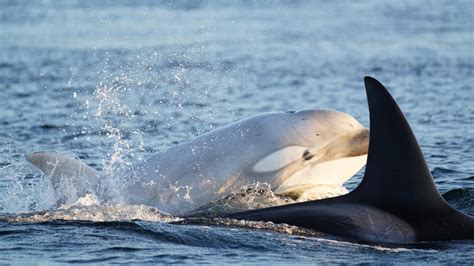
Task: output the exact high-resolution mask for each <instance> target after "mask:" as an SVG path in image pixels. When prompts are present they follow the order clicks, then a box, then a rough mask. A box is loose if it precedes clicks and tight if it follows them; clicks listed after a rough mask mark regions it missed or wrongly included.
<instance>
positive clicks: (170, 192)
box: [27, 110, 369, 215]
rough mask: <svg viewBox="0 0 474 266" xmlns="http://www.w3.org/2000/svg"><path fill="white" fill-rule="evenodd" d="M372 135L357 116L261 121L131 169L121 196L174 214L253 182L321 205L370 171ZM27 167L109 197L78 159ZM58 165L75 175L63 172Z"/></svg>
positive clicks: (324, 114)
mask: <svg viewBox="0 0 474 266" xmlns="http://www.w3.org/2000/svg"><path fill="white" fill-rule="evenodd" d="M368 136H369V132H368V130H367V129H366V128H364V127H362V126H361V125H360V124H359V123H358V122H357V121H356V120H355V119H354V118H353V117H351V116H349V115H347V114H344V113H340V112H335V111H323V110H309V111H300V112H287V113H269V114H263V115H257V116H253V117H250V118H247V119H244V120H241V121H237V122H234V123H232V124H229V125H227V126H224V127H221V128H219V129H216V130H213V131H210V132H208V133H206V134H203V135H201V136H198V137H196V138H195V139H193V140H191V141H188V142H185V143H182V144H179V145H176V146H174V147H171V148H170V149H169V150H167V151H165V152H163V153H159V154H157V155H154V156H152V157H150V158H148V159H147V160H145V161H142V162H140V163H139V164H136V165H133V167H132V168H131V169H130V170H129V171H128V172H127V173H125V179H126V180H128V182H127V184H126V187H125V189H124V190H123V191H122V194H123V195H122V196H123V199H124V201H125V202H126V203H128V204H145V205H150V206H155V207H157V208H159V209H160V210H162V211H165V212H168V213H170V214H173V215H181V214H185V213H187V212H189V211H191V210H194V209H196V208H198V207H200V206H202V205H204V204H206V203H208V202H209V201H212V200H215V199H218V198H220V197H223V196H225V195H227V194H229V193H230V192H232V191H235V190H237V189H239V188H241V187H242V186H244V185H247V184H251V183H255V182H261V183H268V184H270V186H271V187H272V189H274V190H275V192H277V193H281V194H290V195H294V196H296V197H299V196H301V195H302V194H303V193H304V192H305V191H308V190H313V191H314V190H316V191H317V190H318V188H321V193H322V194H321V195H319V196H318V195H317V196H316V197H317V198H318V197H319V198H324V197H327V196H337V195H340V194H341V193H345V192H346V190H345V189H344V188H343V187H342V184H343V183H344V182H345V181H347V180H348V179H349V178H350V177H351V176H353V175H354V174H356V173H357V172H358V171H359V170H360V169H361V168H362V167H363V166H364V165H365V163H366V154H367V150H368ZM27 160H28V161H30V162H31V163H32V164H34V165H36V166H37V167H38V168H40V169H41V170H43V172H45V173H46V174H47V175H49V176H51V178H52V182H53V186H54V187H55V188H57V187H59V186H60V184H61V183H64V182H65V181H64V180H65V179H69V181H68V182H69V183H70V184H71V183H72V184H74V185H75V186H76V187H77V188H78V193H79V194H80V193H81V192H82V193H83V194H85V193H87V192H94V193H97V192H98V191H104V188H103V187H102V188H101V184H100V183H101V182H100V181H98V180H99V177H100V174H99V173H97V172H95V173H94V170H93V169H91V168H90V167H88V166H84V165H83V164H82V166H81V163H79V162H78V163H77V165H74V163H72V162H73V161H75V160H74V159H70V158H68V157H64V156H63V155H59V154H51V153H33V154H31V155H29V156H28V158H27ZM54 162H56V164H55V163H54ZM58 164H59V165H58ZM53 165H56V166H55V167H52V166H53ZM61 165H63V167H67V168H72V169H77V170H72V171H69V170H67V171H66V170H60V169H61V167H62V166H61ZM74 171H75V172H74ZM66 172H67V174H65V173H66ZM67 175H69V177H67ZM84 175H88V176H84ZM71 176H73V178H71ZM71 179H72V181H71ZM85 180H87V182H85ZM84 183H87V185H86V186H85V185H84ZM102 186H103V184H102ZM105 189H106V190H107V189H110V188H105ZM316 194H317V193H316ZM78 196H80V195H78Z"/></svg>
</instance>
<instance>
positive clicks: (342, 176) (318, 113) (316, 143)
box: [253, 110, 369, 198]
mask: <svg viewBox="0 0 474 266" xmlns="http://www.w3.org/2000/svg"><path fill="white" fill-rule="evenodd" d="M287 119H288V120H289V121H286V123H285V125H291V126H290V128H288V126H286V128H279V127H278V125H276V126H275V130H279V131H284V132H285V134H282V135H280V139H279V141H280V142H281V143H279V145H277V146H278V149H277V150H275V151H272V152H271V153H270V154H268V155H267V156H265V157H264V158H262V159H261V160H258V161H257V162H256V163H255V164H254V166H253V171H255V172H257V173H262V174H264V173H272V174H273V175H276V176H278V177H277V178H278V180H277V182H276V183H275V184H276V187H275V189H276V190H275V191H276V192H277V193H280V194H286V195H292V196H295V197H299V196H300V195H302V193H304V191H307V190H308V188H310V187H314V186H325V187H326V188H325V189H323V190H320V189H315V190H314V191H317V190H320V191H326V190H327V187H328V186H329V187H334V188H340V187H341V186H342V184H343V183H344V182H345V181H347V180H348V179H349V178H350V177H352V176H353V175H355V174H356V173H357V172H358V171H359V170H360V169H361V168H362V167H363V166H364V165H365V163H366V159H367V152H368V144H369V130H368V129H367V128H364V127H363V126H362V125H361V124H360V123H359V122H358V121H357V120H356V119H354V118H353V117H352V116H350V115H348V114H345V113H342V112H337V111H330V110H305V111H299V112H288V113H287ZM288 122H290V123H288ZM331 190H332V189H331ZM339 191H341V190H339ZM344 191H345V190H344ZM327 196H329V195H327ZM327 196H326V195H315V198H324V197H327Z"/></svg>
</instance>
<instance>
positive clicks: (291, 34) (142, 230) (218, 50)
mask: <svg viewBox="0 0 474 266" xmlns="http://www.w3.org/2000/svg"><path fill="white" fill-rule="evenodd" d="M473 15H474V3H473V2H472V1H469V0H467V1H455V2H452V1H428V0H421V1H383V2H382V1H244V0H242V1H204V0H202V1H199V0H196V1H146V0H143V1H125V0H123V1H46V0H44V1H7V0H0V89H1V93H2V95H1V97H0V263H43V264H46V263H54V262H55V263H65V262H70V263H74V262H77V263H87V262H91V263H193V264H194V263H211V264H221V263H226V264H231V263H232V264H235V263H238V264H253V263H256V264H263V263H268V261H271V262H275V263H279V264H296V263H299V264H301V263H308V264H312V263H340V262H351V263H374V262H375V263H384V262H392V263H397V262H410V263H431V262H434V263H452V264H458V263H465V264H473V263H474V242H473V241H451V242H439V243H423V244H419V245H410V246H389V247H387V246H375V245H374V246H373V245H361V244H356V243H350V242H345V241H336V240H331V239H330V238H327V237H325V236H323V235H321V234H318V233H317V232H312V231H308V230H303V229H301V228H296V227H291V226H286V225H274V224H271V223H258V222H253V223H250V222H242V221H233V220H225V219H217V218H212V217H214V216H215V215H216V214H219V213H221V212H223V211H229V210H241V209H251V208H256V207H264V206H273V205H279V204H286V203H289V202H292V200H291V199H288V198H284V197H281V196H277V195H274V194H273V193H272V192H271V191H270V190H269V189H268V187H267V186H266V185H265V184H250V185H249V186H248V187H244V188H242V189H241V190H240V191H236V192H235V193H233V194H231V195H229V196H227V197H225V198H223V199H220V200H217V201H215V202H212V203H210V204H208V205H206V206H203V207H202V208H200V209H199V210H196V211H195V216H196V217H197V218H191V219H190V218H187V219H184V218H182V217H173V216H170V215H167V214H165V213H162V212H160V210H158V209H156V208H153V207H150V206H143V205H140V206H130V205H119V204H112V203H107V202H103V201H101V199H98V198H96V197H95V196H94V195H86V196H85V197H83V198H81V199H79V200H78V201H77V202H74V203H71V204H68V205H63V206H56V204H55V203H56V199H55V195H54V190H53V189H52V187H51V184H50V183H49V180H48V177H45V176H43V175H42V174H41V172H40V171H38V170H37V169H36V168H34V167H33V166H31V165H30V164H28V163H27V162H26V161H25V156H26V155H27V154H29V153H31V152H34V151H60V152H63V153H66V154H69V155H71V156H74V157H77V158H80V159H81V160H83V161H85V162H86V163H87V164H89V165H91V166H92V167H94V168H96V169H99V170H103V171H109V172H114V171H118V170H120V169H125V168H127V167H128V166H129V165H130V164H131V163H132V162H135V161H138V160H141V159H143V158H145V157H147V156H149V155H151V154H154V153H157V152H160V151H164V150H166V149H167V148H168V147H171V146H173V145H176V144H177V143H181V142H183V141H186V140H188V139H190V138H193V137H194V136H197V135H199V134H202V133H205V132H208V131H210V130H212V129H215V128H217V127H219V126H222V125H225V124H227V123H230V122H233V121H236V120H239V119H242V118H245V117H248V116H251V115H255V114H259V113H263V112H273V111H288V110H304V109H335V110H339V111H343V112H347V113H349V114H351V115H352V116H354V117H355V118H357V119H358V120H359V121H361V123H362V124H363V125H365V126H369V123H368V109H367V101H366V98H365V91H364V89H363V81H362V78H363V76H365V75H371V76H374V77H376V78H378V79H379V80H381V81H382V82H383V83H385V84H386V85H388V87H389V88H390V91H391V92H392V94H393V96H394V97H395V99H396V100H397V101H398V103H399V105H400V107H401V108H402V110H403V111H404V113H405V115H406V116H407V119H408V120H409V122H410V124H411V126H412V128H413V130H414V132H415V134H416V136H417V137H418V140H419V143H420V145H421V147H422V150H423V152H424V154H425V156H426V159H427V162H428V164H429V166H430V169H431V171H432V174H433V176H434V178H435V182H436V184H437V186H438V188H439V190H440V191H441V192H442V193H443V195H444V196H445V198H446V199H447V200H448V202H449V203H450V204H451V205H453V206H455V207H456V208H458V209H459V210H461V211H463V212H465V213H468V214H470V215H474V152H473V150H474V104H472V103H473V102H474V88H473V84H474V19H473V17H474V16H473ZM362 174H363V170H362V171H361V172H360V173H359V174H358V175H357V176H356V177H354V178H352V179H351V180H350V181H349V182H348V183H347V184H346V186H347V188H348V189H349V190H351V189H353V188H355V187H356V186H357V184H358V183H359V182H360V177H361V176H362ZM111 178H112V177H111ZM111 184H112V185H113V179H111Z"/></svg>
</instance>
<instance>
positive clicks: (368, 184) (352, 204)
mask: <svg viewBox="0 0 474 266" xmlns="http://www.w3.org/2000/svg"><path fill="white" fill-rule="evenodd" d="M364 81H365V88H366V92H367V98H368V102H369V111H370V144H369V155H368V162H367V167H366V171H365V175H364V178H363V179H362V182H361V184H360V185H359V187H357V188H356V189H355V190H354V191H352V192H350V193H349V194H346V195H343V196H339V197H334V198H330V199H323V200H316V201H308V202H302V203H296V204H290V205H284V206H278V207H272V208H264V209H258V210H253V211H246V212H241V213H234V214H230V215H227V216H226V217H228V218H234V219H243V220H252V221H270V222H274V223H285V224H289V225H294V226H299V227H304V228H308V229H313V230H315V231H319V232H323V233H327V234H330V235H333V236H339V237H342V238H345V239H348V240H352V241H356V242H369V243H376V244H380V243H391V244H393V243H395V244H407V243H414V242H422V241H442V240H456V239H474V218H473V217H471V216H469V215H466V214H463V213H461V212H459V211H458V210H456V209H454V208H452V207H451V206H449V205H448V203H447V202H446V201H445V200H444V199H443V197H442V196H441V194H440V193H439V192H438V190H437V189H436V185H435V183H434V181H433V177H432V176H431V173H430V171H429V169H428V166H427V165H426V162H425V158H424V157H423V153H422V152H421V149H420V147H419V146H418V142H417V140H416V138H415V136H414V134H413V132H412V130H411V128H410V125H409V124H408V122H407V121H406V119H405V117H404V115H403V113H402V112H401V111H400V109H399V107H398V105H397V103H396V102H395V100H394V99H393V98H392V97H391V95H390V93H389V92H388V91H387V90H386V89H385V87H384V86H383V85H382V84H381V83H380V82H378V81H377V80H375V79H374V78H371V77H365V79H364Z"/></svg>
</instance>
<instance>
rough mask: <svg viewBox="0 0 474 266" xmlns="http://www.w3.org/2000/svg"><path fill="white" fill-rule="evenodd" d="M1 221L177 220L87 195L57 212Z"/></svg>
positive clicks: (22, 215) (63, 206) (34, 213)
mask: <svg viewBox="0 0 474 266" xmlns="http://www.w3.org/2000/svg"><path fill="white" fill-rule="evenodd" d="M2 220H5V221H7V222H10V223H25V222H26V223H41V222H48V221H54V220H64V221H92V222H111V221H132V220H141V221H150V222H165V223H169V222H172V221H177V220H178V218H175V217H173V216H171V215H169V214H166V213H163V212H161V211H160V210H158V209H157V208H153V207H149V206H145V205H121V204H110V203H102V202H101V200H100V199H99V198H98V197H97V196H95V195H93V194H87V195H85V196H84V197H81V198H79V199H78V200H77V201H76V202H74V203H72V204H65V205H62V206H61V207H59V209H57V210H52V211H40V212H33V213H28V214H20V215H12V216H9V215H7V216H4V217H3V218H2Z"/></svg>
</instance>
